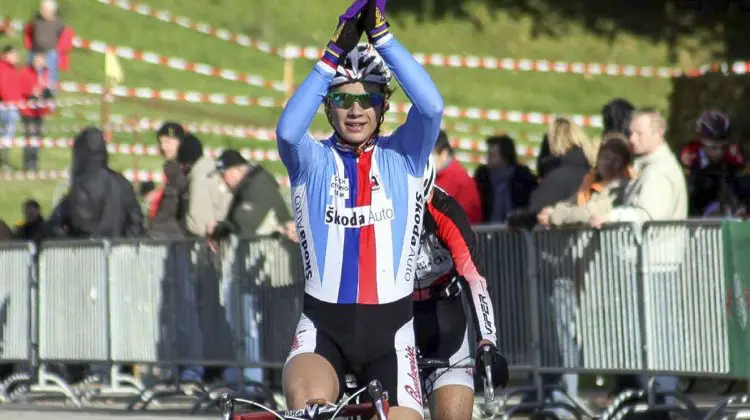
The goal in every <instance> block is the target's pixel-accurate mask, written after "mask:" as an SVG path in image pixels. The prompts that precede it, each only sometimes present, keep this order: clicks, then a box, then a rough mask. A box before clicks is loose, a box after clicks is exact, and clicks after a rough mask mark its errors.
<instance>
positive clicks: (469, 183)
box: [432, 130, 483, 225]
mask: <svg viewBox="0 0 750 420" xmlns="http://www.w3.org/2000/svg"><path fill="white" fill-rule="evenodd" d="M432 156H433V158H434V159H435V168H437V177H436V179H435V184H436V185H437V186H438V187H440V188H442V189H443V190H444V191H445V192H447V193H448V195H450V196H451V197H453V198H455V199H456V201H458V204H460V205H461V207H462V208H463V209H464V212H465V213H466V216H468V218H469V222H470V223H471V224H472V225H475V224H479V223H482V221H483V219H482V203H481V201H480V200H479V190H478V189H477V184H476V182H474V178H472V177H471V175H469V173H468V172H466V169H465V168H464V167H463V166H462V165H461V163H459V162H458V161H457V160H456V158H455V153H454V152H453V148H452V147H451V144H450V142H449V141H448V136H447V135H446V134H445V131H443V130H440V134H439V135H438V139H437V143H435V148H434V149H432Z"/></svg>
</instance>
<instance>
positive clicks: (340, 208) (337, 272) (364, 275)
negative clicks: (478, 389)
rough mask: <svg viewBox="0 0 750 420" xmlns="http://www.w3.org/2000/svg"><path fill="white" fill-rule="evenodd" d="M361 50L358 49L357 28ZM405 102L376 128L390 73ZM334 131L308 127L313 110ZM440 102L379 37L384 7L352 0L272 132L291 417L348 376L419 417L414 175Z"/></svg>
mask: <svg viewBox="0 0 750 420" xmlns="http://www.w3.org/2000/svg"><path fill="white" fill-rule="evenodd" d="M363 30H364V31H366V33H367V36H368V39H369V44H366V45H358V42H359V38H360V36H361V34H362V31H363ZM392 73H393V74H394V75H395V77H396V78H397V79H398V81H399V83H400V85H401V87H402V88H403V90H404V92H405V93H406V95H407V96H408V97H409V99H410V100H411V102H412V107H411V109H410V110H409V114H408V116H407V119H406V122H405V123H404V124H403V125H402V126H401V127H399V128H398V129H397V130H396V131H395V132H394V133H393V134H392V135H390V136H380V135H379V130H380V126H381V124H382V122H383V117H384V114H385V112H386V111H387V110H388V96H389V94H390V92H391V90H390V87H389V83H390V81H391V74H392ZM321 103H323V104H324V106H325V113H326V116H327V117H328V121H329V123H330V124H331V127H332V128H333V130H334V132H335V133H334V134H333V136H332V137H331V138H329V139H327V140H324V141H316V140H315V139H313V138H312V137H311V136H310V134H308V128H309V126H310V124H311V122H312V120H313V118H314V116H315V113H316V111H317V110H318V108H319V106H320V104H321ZM442 113H443V100H442V97H441V96H440V93H439V92H438V90H437V88H436V86H435V85H434V83H433V82H432V80H431V79H430V77H429V76H428V74H427V73H426V72H425V71H424V69H423V68H422V67H421V66H420V65H419V64H418V63H417V62H416V61H415V60H414V58H413V57H412V56H411V54H409V52H408V51H407V50H406V49H405V48H404V47H403V46H402V45H401V44H400V43H399V42H398V41H396V39H395V38H394V37H393V35H392V34H391V33H390V32H389V28H388V24H387V23H386V19H385V0H369V1H368V0H356V1H355V2H354V4H352V6H351V7H349V9H348V10H347V11H346V12H345V13H344V14H343V15H341V16H340V18H339V25H338V27H337V28H336V31H335V32H334V35H333V37H332V38H331V42H330V43H329V44H328V47H327V49H326V51H325V53H324V54H323V57H322V58H321V60H320V61H319V62H318V63H317V64H315V66H314V68H313V70H312V72H311V73H310V74H309V76H308V77H307V78H306V79H305V81H304V82H303V83H302V85H301V86H300V87H299V89H298V90H297V91H296V92H295V94H294V95H293V96H292V98H291V99H290V100H289V103H288V104H287V106H286V108H285V109H284V112H283V114H282V116H281V120H280V121H279V123H278V127H277V138H278V146H279V155H280V157H281V159H282V162H283V163H284V165H285V166H286V168H287V171H288V172H289V177H290V180H291V185H292V207H293V209H294V213H295V223H296V227H297V233H298V238H299V242H300V247H301V250H302V259H303V273H304V276H305V281H306V286H305V297H304V303H303V311H302V312H303V313H302V315H301V317H300V321H299V324H298V326H297V331H296V333H295V337H294V341H293V344H292V349H291V352H290V354H289V357H288V358H287V362H286V365H285V367H284V374H283V386H284V393H285V396H286V399H287V405H288V407H289V408H290V409H302V408H304V407H305V404H306V402H307V401H308V400H310V399H326V400H328V401H334V400H335V399H336V398H337V397H338V396H339V395H340V394H342V393H343V391H344V390H345V387H344V380H345V375H346V374H347V373H352V374H354V375H355V377H356V379H357V382H358V383H360V384H364V383H368V382H369V381H371V380H373V379H377V380H379V381H380V382H381V383H382V384H383V388H384V390H385V391H386V392H387V393H388V400H389V403H390V405H391V409H390V417H391V418H392V419H420V418H423V416H424V413H423V405H422V394H421V384H420V379H419V372H418V367H417V360H416V349H415V343H414V327H413V302H412V293H413V291H414V270H415V267H416V266H415V262H416V257H417V254H418V252H419V238H420V235H421V231H422V218H423V215H424V204H425V203H424V195H423V188H422V176H423V173H424V169H425V167H426V165H427V161H428V158H429V155H430V152H431V151H432V148H433V146H434V144H435V141H436V139H437V136H438V131H439V129H440V122H441V119H442Z"/></svg>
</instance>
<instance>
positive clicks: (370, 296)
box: [357, 149, 378, 304]
mask: <svg viewBox="0 0 750 420" xmlns="http://www.w3.org/2000/svg"><path fill="white" fill-rule="evenodd" d="M374 154H375V152H374V149H373V150H372V151H369V152H365V153H363V154H362V155H361V156H360V157H359V162H357V169H358V171H357V206H360V207H369V208H370V214H372V212H373V210H374V209H373V207H372V206H371V204H372V180H371V175H370V173H371V170H372V159H373V155H374ZM375 249H376V243H375V225H374V224H369V225H367V226H363V227H362V228H360V229H359V252H360V254H359V295H358V296H357V303H364V304H376V303H378V285H377V284H376V283H375V264H376V263H377V261H376V258H377V254H376V252H375Z"/></svg>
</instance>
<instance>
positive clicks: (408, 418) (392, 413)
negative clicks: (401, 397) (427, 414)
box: [388, 407, 424, 420]
mask: <svg viewBox="0 0 750 420" xmlns="http://www.w3.org/2000/svg"><path fill="white" fill-rule="evenodd" d="M388 418H389V419H390V420H422V419H423V418H424V413H418V412H416V411H414V410H413V409H411V408H407V407H391V409H390V410H389V411H388Z"/></svg>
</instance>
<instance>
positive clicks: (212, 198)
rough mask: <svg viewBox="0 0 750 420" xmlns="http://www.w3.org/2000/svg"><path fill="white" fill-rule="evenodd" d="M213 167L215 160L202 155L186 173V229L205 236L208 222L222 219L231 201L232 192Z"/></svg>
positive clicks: (214, 166)
mask: <svg viewBox="0 0 750 420" xmlns="http://www.w3.org/2000/svg"><path fill="white" fill-rule="evenodd" d="M215 169H216V163H215V161H214V160H213V159H211V158H209V157H208V156H203V157H201V158H200V159H198V162H196V163H195V165H194V166H193V169H191V170H190V173H189V174H188V180H189V182H190V204H189V206H188V212H187V216H186V224H187V228H188V230H189V231H190V232H191V233H192V234H194V235H197V236H206V234H207V233H208V232H207V231H208V224H209V223H210V222H212V221H213V222H218V221H221V220H224V218H225V217H226V215H227V211H228V210H229V203H230V202H231V201H232V192H231V191H229V189H228V188H227V187H226V185H224V182H223V181H222V180H221V176H220V175H219V174H218V173H216V172H215Z"/></svg>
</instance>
